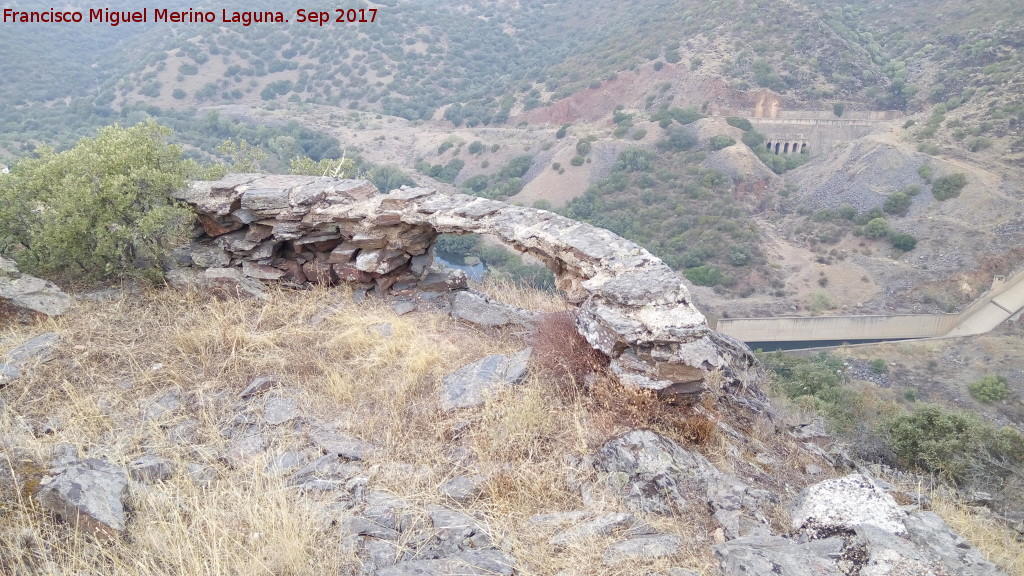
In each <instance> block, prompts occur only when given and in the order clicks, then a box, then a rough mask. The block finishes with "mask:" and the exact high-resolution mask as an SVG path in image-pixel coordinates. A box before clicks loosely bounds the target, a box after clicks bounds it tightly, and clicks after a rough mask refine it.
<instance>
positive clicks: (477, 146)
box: [466, 140, 484, 154]
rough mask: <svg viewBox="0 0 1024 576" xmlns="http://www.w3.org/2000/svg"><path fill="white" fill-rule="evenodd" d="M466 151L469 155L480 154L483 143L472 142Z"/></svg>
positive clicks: (482, 149)
mask: <svg viewBox="0 0 1024 576" xmlns="http://www.w3.org/2000/svg"><path fill="white" fill-rule="evenodd" d="M466 151H467V152H469V153H470V154H480V153H482V152H483V151H484V143H483V142H481V141H479V140H474V141H473V142H471V143H470V144H469V146H468V147H467V148H466Z"/></svg>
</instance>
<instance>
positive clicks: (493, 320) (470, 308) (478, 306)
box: [451, 291, 530, 328]
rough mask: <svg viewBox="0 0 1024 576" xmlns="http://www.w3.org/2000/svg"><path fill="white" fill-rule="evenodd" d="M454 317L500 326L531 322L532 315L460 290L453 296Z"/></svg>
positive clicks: (477, 323) (480, 323) (487, 325)
mask: <svg viewBox="0 0 1024 576" xmlns="http://www.w3.org/2000/svg"><path fill="white" fill-rule="evenodd" d="M451 314H452V317H454V318H457V319H459V320H465V321H466V322H469V323H470V324H476V325H477V326H483V327H484V328H498V327H501V326H510V325H513V324H525V323H526V322H529V320H530V315H529V314H528V313H526V312H525V311H523V310H520V309H518V308H514V307H512V306H508V305H506V304H499V303H497V302H492V301H491V300H490V299H489V298H487V297H486V296H484V295H482V294H476V293H474V292H467V291H460V292H456V293H455V294H454V295H453V296H452V309H451Z"/></svg>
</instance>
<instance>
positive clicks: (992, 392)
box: [967, 374, 1010, 404]
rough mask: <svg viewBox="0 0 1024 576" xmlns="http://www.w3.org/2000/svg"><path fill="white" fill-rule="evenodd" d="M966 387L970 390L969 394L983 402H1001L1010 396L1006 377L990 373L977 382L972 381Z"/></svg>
mask: <svg viewBox="0 0 1024 576" xmlns="http://www.w3.org/2000/svg"><path fill="white" fill-rule="evenodd" d="M967 389H968V390H970V392H971V396H974V397H975V398H977V399H978V401H979V402H984V403H985V404H991V403H993V402H1002V401H1003V400H1006V399H1007V398H1008V397H1009V396H1010V387H1009V386H1007V385H1006V378H1003V377H1002V376H994V375H991V374H990V375H988V376H985V377H984V378H982V379H981V380H978V381H977V382H972V383H971V384H970V385H968V387H967Z"/></svg>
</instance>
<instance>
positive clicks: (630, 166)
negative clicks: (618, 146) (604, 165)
mask: <svg viewBox="0 0 1024 576" xmlns="http://www.w3.org/2000/svg"><path fill="white" fill-rule="evenodd" d="M653 167H654V154H652V153H651V152H649V151H647V150H644V149H642V148H626V149H625V150H623V151H622V153H621V154H619V159H618V160H617V161H616V162H615V166H614V167H613V168H612V169H613V170H616V171H622V172H648V171H650V170H651V168H653Z"/></svg>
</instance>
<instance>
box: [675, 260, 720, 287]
mask: <svg viewBox="0 0 1024 576" xmlns="http://www.w3.org/2000/svg"><path fill="white" fill-rule="evenodd" d="M683 275H684V276H686V278H687V279H688V280H689V281H690V282H693V283H694V284H696V285H697V286H715V285H716V284H721V282H722V271H721V270H719V269H718V268H716V267H715V266H712V265H710V264H707V265H704V266H697V267H696V268H688V269H686V270H684V271H683Z"/></svg>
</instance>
